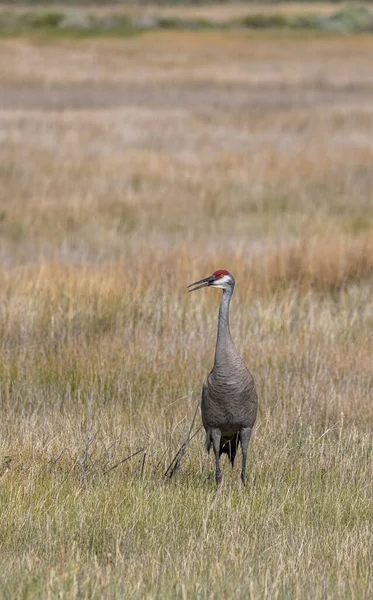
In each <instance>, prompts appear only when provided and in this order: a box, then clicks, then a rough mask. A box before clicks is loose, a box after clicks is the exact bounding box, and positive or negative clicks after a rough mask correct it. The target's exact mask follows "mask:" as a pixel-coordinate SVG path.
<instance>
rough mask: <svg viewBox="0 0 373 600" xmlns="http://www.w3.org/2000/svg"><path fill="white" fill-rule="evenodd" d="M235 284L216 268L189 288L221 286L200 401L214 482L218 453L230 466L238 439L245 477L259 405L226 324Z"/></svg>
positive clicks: (218, 470) (251, 382)
mask: <svg viewBox="0 0 373 600" xmlns="http://www.w3.org/2000/svg"><path fill="white" fill-rule="evenodd" d="M234 284H235V281H234V278H233V276H232V275H231V274H230V273H229V272H228V271H215V273H213V275H211V276H210V277H207V278H206V279H202V280H201V281H197V282H196V283H194V284H192V286H193V289H191V290H190V291H193V290H196V289H200V288H202V287H207V286H210V287H218V288H221V289H222V290H223V294H222V298H221V302H220V308H219V320H218V335H217V341H216V350H215V360H214V366H213V368H212V370H211V372H210V374H209V375H208V377H207V379H206V381H205V382H204V384H203V388H202V402H201V412H202V422H203V426H204V428H205V431H206V449H207V451H209V450H210V448H211V444H212V446H213V449H214V454H215V461H216V481H217V483H219V482H220V481H221V479H222V474H221V469H220V455H221V454H222V453H226V454H228V456H229V459H230V461H231V463H232V467H233V464H234V459H235V456H236V452H237V446H238V444H239V443H240V444H241V449H242V471H241V479H242V481H243V482H244V481H245V477H246V455H247V447H248V445H249V441H250V436H251V431H252V428H253V427H254V424H255V420H256V413H257V407H258V396H257V391H256V387H255V383H254V379H253V376H252V375H251V373H250V371H249V370H248V368H247V367H246V365H245V363H244V362H243V360H242V358H241V357H240V355H239V354H238V352H237V350H236V347H235V345H234V344H233V341H232V337H231V333H230V328H229V305H230V301H231V298H232V294H233V290H234ZM192 286H189V287H192ZM195 286H197V287H195Z"/></svg>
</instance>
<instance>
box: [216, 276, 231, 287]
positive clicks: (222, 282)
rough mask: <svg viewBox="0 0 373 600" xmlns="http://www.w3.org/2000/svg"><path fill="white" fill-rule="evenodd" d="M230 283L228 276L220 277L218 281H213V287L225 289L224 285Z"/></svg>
mask: <svg viewBox="0 0 373 600" xmlns="http://www.w3.org/2000/svg"><path fill="white" fill-rule="evenodd" d="M230 281H231V278H230V277H228V275H224V276H223V277H220V279H218V280H217V281H215V283H214V285H213V287H225V284H227V283H229V282H230Z"/></svg>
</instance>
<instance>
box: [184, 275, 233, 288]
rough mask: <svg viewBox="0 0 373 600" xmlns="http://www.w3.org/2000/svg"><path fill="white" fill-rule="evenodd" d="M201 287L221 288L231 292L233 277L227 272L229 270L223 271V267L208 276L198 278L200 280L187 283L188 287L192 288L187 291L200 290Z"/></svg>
mask: <svg viewBox="0 0 373 600" xmlns="http://www.w3.org/2000/svg"><path fill="white" fill-rule="evenodd" d="M203 287H214V288H221V289H222V290H225V291H227V292H233V288H234V277H233V275H231V274H230V273H229V271H225V270H224V269H223V270H221V271H215V273H213V274H212V275H210V277H206V278H205V279H200V281H196V282H195V283H191V284H190V285H188V288H192V289H190V290H188V291H189V292H194V291H195V290H200V289H201V288H203Z"/></svg>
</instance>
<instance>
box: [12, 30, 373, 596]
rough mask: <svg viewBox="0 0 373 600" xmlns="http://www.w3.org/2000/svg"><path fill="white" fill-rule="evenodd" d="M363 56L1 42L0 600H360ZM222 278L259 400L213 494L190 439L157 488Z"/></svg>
mask: <svg viewBox="0 0 373 600" xmlns="http://www.w3.org/2000/svg"><path fill="white" fill-rule="evenodd" d="M372 43H373V42H372V41H371V40H370V39H369V38H364V37H360V38H358V39H357V38H347V39H346V40H344V43H343V44H341V41H340V40H338V39H336V38H333V39H326V38H322V39H314V40H308V41H307V40H303V39H297V38H289V39H286V40H284V39H283V40H282V41H281V44H279V42H278V40H277V39H276V40H274V39H273V38H269V39H266V38H263V37H262V38H254V39H251V40H248V39H247V37H246V36H245V35H243V34H242V35H239V34H236V35H234V36H233V35H229V34H226V35H222V34H211V33H209V34H204V35H202V34H190V33H189V34H185V35H184V36H183V35H181V36H176V35H174V34H159V35H149V36H146V37H145V38H143V41H142V42H141V43H140V42H139V40H138V39H131V40H129V39H128V40H120V41H119V40H114V39H112V40H100V41H97V40H96V41H95V42H94V43H92V42H88V41H87V40H79V41H78V40H74V41H70V42H67V41H63V42H62V41H58V42H55V43H54V42H51V41H48V42H47V41H44V42H43V43H36V42H35V41H27V40H22V41H21V40H15V39H11V40H6V41H2V42H1V48H0V50H1V53H2V56H3V57H4V60H3V61H2V62H1V64H0V76H1V77H2V81H3V82H4V84H3V85H4V94H3V95H2V96H1V98H0V104H1V108H2V111H1V113H0V133H1V137H2V143H1V145H0V194H1V200H0V201H1V206H0V233H1V237H0V255H1V260H2V269H1V272H0V311H1V318H0V359H1V360H0V403H1V415H2V417H1V421H0V573H1V576H0V577H1V585H0V597H3V598H7V599H8V598H20V597H22V598H33V599H34V598H46V597H50V598H58V597H62V598H108V599H109V598H118V597H130V598H181V599H183V600H184V599H185V598H196V599H197V598H206V599H207V598H209V599H211V598H222V597H226V598H231V597H236V598H271V599H272V598H279V599H280V598H281V599H284V598H299V599H304V598H313V599H314V598H315V599H320V600H321V599H322V598H325V597H328V598H366V599H368V598H370V597H372V595H373V579H372V571H371V558H372V552H373V544H372V535H371V522H372V518H373V505H372V491H373V490H372V456H373V438H372V422H373V405H372V401H371V399H372V393H373V378H372V367H373V362H372V356H373V316H372V315H373V298H372V274H373V258H372V257H373V241H372V240H373V235H372V234H373V203H372V191H371V190H372V186H371V184H372V176H371V164H372V147H371V134H372V125H373V113H372V110H371V106H370V93H371V90H370V88H371V87H372V79H371V76H370V75H369V73H370V63H369V68H368V62H369V61H367V58H366V57H367V55H369V53H370V52H371V50H372V48H371V46H372ZM279 53H280V55H281V62H279ZM325 57H326V58H327V59H326V58H325ZM279 64H281V70H280V71H279ZM227 65H230V68H229V69H228V68H227ZM342 66H343V69H342ZM346 74H347V75H346ZM348 76H350V81H348ZM204 78H207V82H208V83H206V81H204ZM351 81H353V82H354V86H351ZM217 268H227V269H229V270H231V271H232V272H233V274H234V275H235V278H236V281H237V287H236V292H235V295H234V298H233V301H232V308H231V311H232V314H231V327H232V334H233V337H234V340H235V342H236V344H237V346H238V349H239V350H240V352H241V354H242V356H243V357H244V359H245V361H246V362H247V364H248V365H249V366H250V368H251V370H252V372H253V373H254V375H255V379H256V382H257V385H258V389H259V400H260V406H259V415H258V421H257V425H256V429H255V435H254V436H253V439H252V441H251V443H250V452H249V455H250V456H249V465H248V483H247V486H246V487H245V488H243V487H241V485H240V483H239V474H238V470H237V471H236V470H233V471H232V470H231V469H230V466H229V464H228V462H224V461H223V462H224V464H223V471H224V481H223V484H222V486H221V488H220V489H219V490H216V487H215V483H214V478H213V464H212V462H213V461H212V459H211V456H210V457H208V456H207V455H206V454H205V452H204V448H203V433H202V431H200V432H199V433H198V434H197V436H196V437H195V438H194V439H193V440H192V442H191V444H190V446H189V449H188V452H187V453H186V455H185V459H184V462H183V466H182V469H181V471H180V473H179V474H178V475H177V477H175V478H174V479H172V480H171V481H170V480H168V479H167V478H165V477H164V472H165V470H166V468H167V466H168V465H169V463H170V461H171V459H172V457H173V456H174V454H175V452H176V451H177V449H178V447H179V446H180V444H181V442H182V441H183V440H184V439H185V436H186V434H187V431H188V427H189V424H190V420H191V417H192V415H193V412H194V409H195V406H196V402H197V399H198V395H199V393H200V389H201V384H202V381H203V379H204V377H205V376H206V374H207V373H208V370H209V369H210V368H211V364H212V359H213V352H214V343H215V330H216V320H217V305H218V301H219V293H218V292H216V291H212V290H202V291H201V292H199V293H198V294H197V293H196V294H194V295H188V294H187V293H186V285H187V284H188V283H191V282H192V281H194V280H195V279H197V278H200V277H204V276H206V275H208V274H209V273H210V272H212V271H213V270H215V269H217ZM198 426H199V423H198V425H196V429H197V428H198ZM138 450H141V452H139V453H138V454H136V455H135V456H133V457H132V458H128V457H130V456H131V455H133V454H134V453H135V452H137V451H138ZM126 458H128V460H124V459H126ZM122 461H123V462H122Z"/></svg>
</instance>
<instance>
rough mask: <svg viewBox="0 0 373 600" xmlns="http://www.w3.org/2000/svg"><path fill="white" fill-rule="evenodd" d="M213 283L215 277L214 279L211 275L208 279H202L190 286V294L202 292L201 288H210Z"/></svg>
mask: <svg viewBox="0 0 373 600" xmlns="http://www.w3.org/2000/svg"><path fill="white" fill-rule="evenodd" d="M213 281H215V277H213V276H212V275H210V277H206V278H205V279H200V280H199V281H196V282H195V283H191V284H190V285H188V288H192V289H191V290H189V289H188V292H195V291H196V290H200V289H201V288H204V287H208V286H209V285H211V284H212V283H213ZM194 286H197V287H194Z"/></svg>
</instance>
